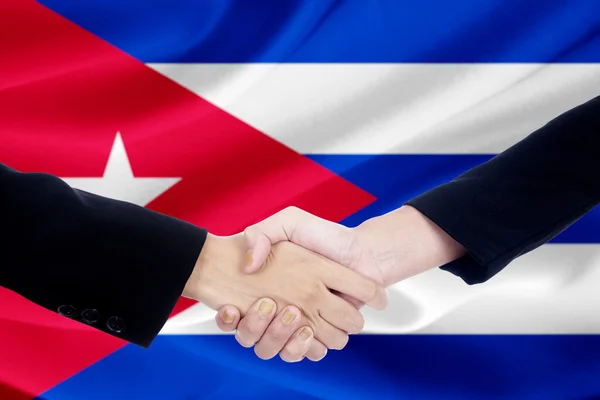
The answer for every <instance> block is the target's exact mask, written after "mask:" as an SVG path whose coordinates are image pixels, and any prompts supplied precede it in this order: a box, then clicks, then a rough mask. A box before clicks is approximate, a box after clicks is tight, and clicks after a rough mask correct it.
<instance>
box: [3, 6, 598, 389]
mask: <svg viewBox="0 0 600 400" xmlns="http://www.w3.org/2000/svg"><path fill="white" fill-rule="evenodd" d="M0 21H1V22H2V23H0V41H1V42H0V49H1V50H2V51H1V54H2V57H3V58H2V62H1V63H0V106H1V109H2V110H3V112H2V115H0V135H1V137H2V143H3V146H2V149H1V150H0V156H1V159H0V160H1V161H2V162H5V163H6V164H8V165H11V166H14V167H15V168H18V169H20V170H24V171H28V170H29V171H39V170H42V171H46V172H50V173H53V174H56V175H58V176H60V177H63V178H65V179H73V178H102V177H105V178H106V177H107V174H104V171H105V167H106V165H107V159H108V157H109V154H110V155H112V154H113V153H111V148H113V147H112V146H113V143H115V137H116V134H117V132H119V133H120V137H122V145H123V148H122V150H124V151H125V152H126V154H127V157H128V162H129V163H130V167H131V171H132V174H133V175H134V176H135V177H140V178H173V177H178V178H179V181H178V183H177V184H176V185H174V186H173V187H171V188H169V189H168V190H167V191H165V192H164V193H162V194H160V196H158V197H157V198H154V199H153V200H152V201H151V202H150V203H148V204H141V205H144V206H148V207H149V208H153V209H156V210H159V211H162V212H166V213H168V214H171V215H174V216H177V217H180V218H184V219H186V220H189V221H191V222H193V223H196V224H199V225H203V226H207V227H208V228H209V229H211V230H212V231H215V232H216V233H223V234H225V233H233V232H236V231H239V230H240V229H243V227H244V226H245V225H247V224H250V223H252V222H255V221H257V220H259V219H260V218H262V217H265V216H267V215H269V214H270V213H272V212H275V211H277V210H278V209H281V208H283V207H285V206H286V205H291V204H295V205H298V206H301V207H303V208H306V209H308V210H309V211H311V212H314V213H316V214H318V215H321V216H324V217H327V218H330V219H334V220H338V221H341V222H342V223H345V224H348V225H356V224H358V223H360V222H361V221H363V220H364V219H366V218H369V217H371V216H374V215H378V214H380V213H383V212H387V211H389V210H391V209H394V208H396V207H398V206H399V205H401V204H402V203H403V202H404V201H406V200H408V199H409V198H410V197H411V196H414V195H416V194H418V193H420V192H422V191H424V190H427V189H428V188H430V187H433V186H435V185H437V184H440V183H442V182H445V181H447V180H449V179H452V178H453V177H454V176H456V175H458V174H460V173H461V172H463V171H465V170H466V169H468V168H470V167H472V166H475V165H477V164H479V163H481V162H484V161H485V160H487V159H489V158H490V157H492V156H493V155H494V154H497V153H499V152H501V151H503V150H504V149H506V148H507V147H508V146H510V145H511V144H513V143H515V142H517V141H518V140H520V139H521V138H523V137H525V136H526V135H527V134H528V133H530V132H532V131H533V130H535V129H536V128H538V127H539V126H541V125H542V124H544V123H545V122H547V121H548V120H550V119H552V118H554V117H555V116H557V115H558V114H560V113H561V112H564V111H566V110H568V109H569V108H571V107H573V106H575V105H578V104H580V103H582V102H584V101H586V100H588V99H590V98H592V97H595V96H597V95H598V91H599V88H600V65H599V64H598V63H599V62H600V4H599V3H598V2H597V1H595V0H589V1H583V0H580V1H558V0H554V1H544V2H537V1H534V2H527V3H524V2H520V1H516V0H515V1H499V0H494V1H491V0H485V1H480V2H477V3H476V4H474V3H473V2H470V1H466V0H459V1H453V2H449V1H422V2H419V4H415V3H414V2H408V1H404V0H402V1H392V0H389V1H384V0H379V1H372V2H362V1H358V0H355V1H353V0H348V1H291V0H287V1H283V2H273V1H266V0H263V1H254V2H252V3H249V2H244V1H225V2H224V1H192V0H189V1H183V0H178V1H170V2H153V4H152V5H148V4H147V2H142V1H131V0H130V1H127V2H118V1H87V2H75V1H58V0H43V1H41V2H33V1H16V0H5V1H4V2H3V3H2V4H1V5H0ZM290 149H291V150H290ZM298 154H302V155H303V156H299V155H298ZM340 177H341V178H343V179H341V178H340ZM116 187H120V186H118V185H117V186H116ZM116 194H117V195H118V194H119V193H116ZM599 242H600V215H599V212H598V209H595V210H593V211H592V212H590V213H589V214H588V215H586V216H585V217H584V218H583V219H581V220H580V221H579V222H577V223H576V224H574V225H573V226H572V227H571V228H569V229H568V230H567V231H565V232H564V233H563V234H561V235H560V236H559V237H557V238H556V239H554V240H553V241H552V243H550V244H548V245H545V246H543V247H542V248H540V249H538V250H537V251H535V252H533V253H531V254H528V255H526V256H524V257H522V258H520V259H519V260H517V261H516V262H515V263H514V264H512V265H511V266H509V268H507V269H506V270H505V271H503V272H502V273H501V274H500V275H499V276H498V277H496V278H494V279H493V280H492V281H490V282H489V283H486V284H485V285H479V286H476V287H468V286H467V285H464V284H463V283H462V282H461V281H460V280H459V279H458V278H455V277H453V276H450V274H447V273H444V272H443V271H439V270H435V271H431V272H430V273H427V274H424V275H422V276H419V277H415V278H412V279H410V280H408V281H406V282H402V283H400V284H398V285H397V286H396V287H394V288H392V289H391V301H392V303H391V306H390V308H389V310H387V311H385V312H383V313H371V312H369V311H368V310H367V326H366V331H367V333H368V334H365V335H359V336H355V337H352V338H351V340H350V343H349V345H348V347H347V349H345V350H344V351H342V352H331V353H330V354H329V355H328V357H327V358H326V359H325V360H323V361H322V362H320V363H317V364H313V363H309V362H303V363H300V364H297V365H287V364H285V363H283V362H281V361H279V360H271V361H269V362H264V361H261V360H259V359H257V358H256V357H255V356H254V354H253V352H252V351H251V350H247V349H243V348H241V347H239V346H238V345H237V344H236V342H235V341H234V339H233V338H232V337H230V336H229V335H218V334H217V333H218V332H217V331H216V329H215V327H214V323H213V322H212V316H213V314H214V313H213V312H211V311H209V310H207V309H205V308H204V307H203V306H202V305H197V304H192V303H190V302H181V303H180V304H179V305H178V308H177V310H176V312H175V313H174V314H176V315H174V316H173V317H172V318H171V320H170V321H169V322H168V323H167V325H166V326H165V328H164V329H163V332H162V334H161V335H160V336H159V337H158V338H157V340H156V342H155V343H154V344H153V345H152V347H151V348H150V349H149V350H145V349H141V348H137V347H135V346H132V345H126V344H124V343H121V342H120V341H117V340H115V339H112V338H107V337H105V336H106V335H102V334H99V333H96V332H95V331H93V330H92V329H88V328H87V327H81V326H79V325H80V324H76V323H71V321H63V319H64V318H59V317H57V316H56V315H55V314H54V313H52V312H50V311H45V310H41V309H39V308H37V307H35V306H32V305H30V304H28V303H27V302H25V301H23V300H22V299H20V298H18V297H17V296H14V295H12V294H10V293H7V292H2V304H6V305H7V307H3V309H2V311H1V313H2V314H0V318H1V319H0V323H2V325H3V326H2V334H1V335H2V336H1V337H0V339H1V343H2V344H0V350H1V354H2V355H3V357H2V358H0V360H1V361H0V382H1V383H2V385H3V386H2V388H1V389H0V394H3V396H4V397H2V398H32V397H35V396H38V397H39V398H43V399H81V398H85V399H96V398H97V399H106V398H157V399H190V398H193V399H196V398H197V399H202V398H209V399H231V398H241V399H246V398H247V399H254V398H281V397H284V396H285V397H288V398H293V399H312V398H324V399H336V398H348V399H353V398H357V399H364V398H381V399H384V398H389V399H397V398H419V399H420V398H449V399H452V398H457V399H469V398H474V399H479V398H510V399H514V398H543V399H552V398H556V399H580V398H594V397H597V396H600V383H599V381H598V379H597V376H598V375H599V372H600V361H598V360H599V359H600V357H599V356H600V338H599V337H598V336H596V334H597V333H599V332H600V319H598V318H596V317H595V316H596V315H597V314H598V311H599V310H600V296H599V295H598V293H597V292H598V291H597V290H596V287H597V282H600V257H599V256H600V248H599V247H598V243H599ZM0 397H1V396H0Z"/></svg>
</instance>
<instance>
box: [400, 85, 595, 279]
mask: <svg viewBox="0 0 600 400" xmlns="http://www.w3.org/2000/svg"><path fill="white" fill-rule="evenodd" d="M599 201H600V97H596V98H595V99H593V100H590V101H588V102H587V103H584V104H582V105H580V106H578V107H576V108H574V109H572V110H570V111H568V112H566V113H564V114H562V115H560V116H559V117H557V118H556V119H554V120H552V121H551V122H549V123H548V124H546V125H545V126H544V127H542V128H540V129H539V130H537V131H536V132H534V133H532V134H531V135H529V136H528V137H527V138H525V139H524V140H522V141H521V142H519V143H517V144H516V145H514V146H512V147H511V148H509V149H508V150H506V151H504V152H503V153H501V154H499V155H498V156H496V157H494V158H493V159H491V160H490V161H488V162H486V163H485V164H482V165H480V166H478V167H476V168H473V169H471V170H469V171H467V172H466V173H464V174H462V175H460V176H459V177H457V178H456V179H454V180H453V181H451V182H450V183H447V184H445V185H441V186H438V187H436V188H434V189H432V190H430V191H428V192H426V193H424V194H422V195H420V196H418V197H416V198H414V199H412V200H410V201H409V202H407V204H408V205H410V206H412V207H415V208H416V209H418V210H419V211H420V212H421V213H423V214H424V215H425V216H427V217H428V218H429V219H431V220H432V221H433V222H434V223H436V224H437V225H438V226H439V227H441V228H442V229H443V230H445V231H446V232H447V233H448V234H449V235H450V236H452V237H453V238H454V239H455V240H456V241H458V242H459V243H460V244H462V245H463V246H464V247H465V248H466V249H467V250H468V256H465V257H463V258H461V259H459V260H456V261H454V262H451V263H449V264H447V265H445V266H442V269H445V270H447V271H450V272H452V273H454V274H455V275H458V276H460V277H461V278H462V279H463V280H465V282H467V283H469V284H474V283H480V282H484V281H486V280H488V279H490V278H491V277H492V276H494V275H495V274H497V273H498V272H499V271H501V270H502V269H503V268H504V267H505V266H506V265H508V264H509V263H510V262H511V261H512V260H514V259H515V258H517V257H519V256H521V255H523V254H525V253H527V252H529V251H531V250H533V249H535V248H537V247H539V246H541V245H542V244H544V243H546V242H547V241H549V240H550V239H552V238H553V237H555V236H556V235H558V234H559V233H560V232H562V231H563V230H565V229H566V228H567V227H569V226H570V225H571V224H573V223H574V222H575V221H576V220H578V219H579V218H581V217H582V216H583V215H584V214H586V213H587V212H588V211H590V210H591V209H592V208H594V207H595V206H596V205H597V204H598V203H599Z"/></svg>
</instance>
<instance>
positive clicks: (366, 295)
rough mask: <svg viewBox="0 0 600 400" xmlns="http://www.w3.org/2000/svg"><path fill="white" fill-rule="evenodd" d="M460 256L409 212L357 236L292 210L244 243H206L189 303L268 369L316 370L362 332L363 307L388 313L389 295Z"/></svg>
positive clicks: (376, 222) (213, 239) (189, 287)
mask: <svg viewBox="0 0 600 400" xmlns="http://www.w3.org/2000/svg"><path fill="white" fill-rule="evenodd" d="M464 253H465V249H464V248H463V247H462V246H461V245H460V244H458V243H457V242H456V241H454V240H453V239H452V238H451V237H450V236H448V235H447V234H446V233H445V232H444V231H443V230H442V229H440V228H439V227H438V226H436V225H435V224H434V223H433V222H431V221H430V220H429V219H427V218H426V217H425V216H424V215H422V214H421V213H420V212H419V211H417V210H416V209H414V208H412V207H409V206H404V207H401V208H399V209H397V210H395V211H392V212H391V213H389V214H386V215H383V216H380V217H376V218H372V219H370V220H367V221H365V222H364V223H363V224H361V225H359V226H358V227H356V228H347V227H345V226H342V225H338V224H336V223H333V222H330V221H326V220H323V219H321V218H318V217H316V216H314V215H311V214H309V213H307V212H305V211H302V210H300V209H297V208H294V207H290V208H287V209H285V210H283V211H281V212H279V213H277V214H275V215H273V216H271V217H269V218H267V219H266V220H264V221H262V222H260V223H258V224H256V225H253V226H251V227H248V228H247V229H246V230H245V231H244V232H243V233H241V234H237V235H234V236H228V237H218V236H214V235H210V234H209V235H208V237H207V239H206V243H205V245H204V247H203V250H202V252H201V254H200V256H199V258H198V261H197V262H196V265H195V267H194V270H193V272H192V274H191V276H190V278H189V280H188V282H187V284H186V286H185V289H184V292H183V296H185V297H189V298H193V299H196V300H198V301H200V302H202V303H204V304H206V305H207V306H208V307H210V308H212V309H214V310H219V312H218V314H217V317H216V319H217V324H218V325H219V327H220V329H221V330H223V331H233V330H236V339H237V341H238V342H239V343H240V344H241V345H242V346H244V347H252V346H255V352H256V354H257V355H258V356H259V357H260V358H262V359H270V358H272V357H274V356H275V355H277V354H278V353H279V354H280V357H281V358H282V359H283V360H284V361H288V362H296V361H300V360H302V359H303V358H305V357H306V358H308V359H310V360H313V361H318V360H320V359H322V358H323V357H324V356H325V355H326V353H327V349H342V348H344V347H345V345H346V344H347V342H348V334H351V333H359V332H360V331H361V330H362V329H363V326H364V319H363V317H362V314H361V313H360V312H359V309H360V307H361V306H363V305H364V304H366V305H368V306H371V307H373V308H374V309H377V310H382V309H384V308H385V307H386V305H387V293H386V290H385V288H386V287H387V286H389V285H392V284H394V283H396V282H399V281H401V280H402V279H406V278H408V277H410V276H413V275H415V274H417V273H420V272H422V271H425V270H428V269H431V268H434V267H437V266H439V265H442V264H445V263H448V262H450V261H452V260H455V259H457V258H459V257H460V256H462V255H464Z"/></svg>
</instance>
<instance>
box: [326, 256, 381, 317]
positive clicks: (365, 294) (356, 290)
mask: <svg viewBox="0 0 600 400" xmlns="http://www.w3.org/2000/svg"><path fill="white" fill-rule="evenodd" d="M323 262H324V263H326V264H327V265H324V266H323V268H321V272H322V274H323V282H324V283H325V285H326V286H327V287H328V288H329V289H333V290H336V291H338V292H340V293H343V294H346V295H348V296H350V297H354V298H355V299H356V300H358V301H360V302H363V303H365V304H367V305H369V306H370V307H372V308H374V309H376V310H383V309H384V308H385V307H387V303H388V298H387V291H386V290H385V288H384V287H382V286H381V285H379V284H378V283H377V282H375V281H373V280H371V279H369V278H366V277H364V276H362V275H359V274H358V273H356V272H354V271H352V270H350V269H348V268H345V267H342V266H341V265H339V264H334V263H332V262H330V261H327V260H323Z"/></svg>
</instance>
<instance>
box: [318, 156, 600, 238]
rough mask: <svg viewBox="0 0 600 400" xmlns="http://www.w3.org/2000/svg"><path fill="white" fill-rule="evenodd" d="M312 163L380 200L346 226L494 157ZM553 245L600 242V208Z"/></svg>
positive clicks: (348, 158) (327, 158) (331, 158)
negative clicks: (321, 166)
mask: <svg viewBox="0 0 600 400" xmlns="http://www.w3.org/2000/svg"><path fill="white" fill-rule="evenodd" d="M309 157H310V158H311V159H312V160H314V161H316V162H318V163H319V164H321V165H323V166H324V167H326V168H328V169H330V170H331V171H333V172H335V173H337V174H338V175H340V176H342V177H344V178H345V179H347V180H348V181H350V182H352V183H354V184H355V185H357V186H359V187H361V188H363V189H364V190H366V191H367V192H369V193H371V194H373V195H374V196H376V197H377V201H375V202H374V203H373V204H371V205H370V206H368V207H366V208H364V209H362V210H361V211H359V212H358V213H356V214H354V215H352V216H351V217H349V218H347V219H346V220H345V221H343V223H344V224H345V225H348V226H356V225H358V224H360V223H361V222H363V221H364V220H366V219H368V218H371V217H374V216H377V215H381V214H385V213H387V212H389V211H392V210H394V209H396V208H398V207H400V206H401V205H402V204H403V203H404V202H406V201H407V200H410V199H411V198H413V197H415V196H417V195H418V194H421V193H423V192H425V191H427V190H428V189H430V188H433V187H435V186H437V185H440V184H442V183H446V182H448V181H450V180H452V179H453V178H455V177H456V176H458V175H460V174H461V173H463V172H465V171H466V170H468V169H470V168H473V167H475V166H477V165H479V164H482V163H484V162H486V161H487V160H489V159H490V158H491V157H493V156H492V155H311V156H309ZM552 243H600V207H596V208H595V209H593V210H592V211H591V212H589V213H588V214H587V215H585V216H584V217H583V218H581V219H580V220H579V221H577V222H576V223H575V224H573V225H572V226H571V227H569V228H568V229H567V230H565V231H564V232H563V233H561V234H560V235H559V236H557V237H556V238H554V239H553V240H552Z"/></svg>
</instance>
